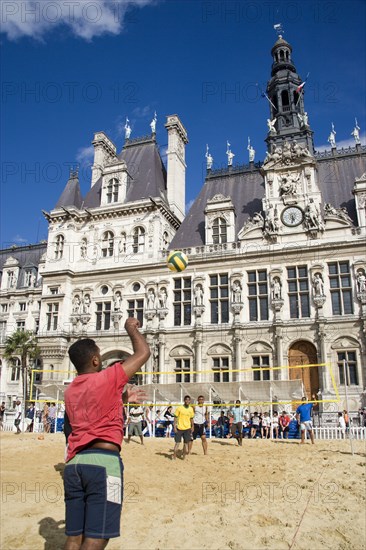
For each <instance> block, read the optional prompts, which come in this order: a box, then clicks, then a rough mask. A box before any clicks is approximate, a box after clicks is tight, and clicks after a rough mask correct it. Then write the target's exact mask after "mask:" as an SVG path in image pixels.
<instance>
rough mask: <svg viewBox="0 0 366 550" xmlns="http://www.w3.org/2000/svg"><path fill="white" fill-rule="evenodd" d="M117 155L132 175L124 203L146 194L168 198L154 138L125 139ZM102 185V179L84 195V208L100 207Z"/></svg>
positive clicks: (162, 168) (162, 167) (144, 196)
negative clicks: (129, 140)
mask: <svg viewBox="0 0 366 550" xmlns="http://www.w3.org/2000/svg"><path fill="white" fill-rule="evenodd" d="M118 158H119V159H120V160H124V161H125V162H126V164H127V169H128V172H129V174H130V176H131V181H130V184H129V187H128V190H127V195H126V199H125V201H124V202H125V203H128V202H133V201H138V200H140V199H143V198H148V197H153V198H162V199H163V200H164V201H167V188H166V170H165V166H164V164H163V161H162V160H161V157H160V153H159V149H158V147H157V144H156V142H155V140H153V139H151V138H145V139H144V138H142V139H140V140H135V141H131V142H127V143H126V145H125V146H124V148H123V149H122V151H121V153H120V154H119V155H118ZM101 186H102V178H100V179H99V180H98V181H97V182H96V183H95V184H94V185H93V187H92V188H91V189H90V191H89V192H88V194H87V195H86V197H85V200H84V204H83V206H84V207H86V208H95V207H97V206H100V199H101Z"/></svg>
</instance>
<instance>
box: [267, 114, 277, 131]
mask: <svg viewBox="0 0 366 550" xmlns="http://www.w3.org/2000/svg"><path fill="white" fill-rule="evenodd" d="M276 121H277V118H273V119H272V120H271V119H270V118H267V126H268V132H269V133H270V134H277V131H276V128H275V124H276Z"/></svg>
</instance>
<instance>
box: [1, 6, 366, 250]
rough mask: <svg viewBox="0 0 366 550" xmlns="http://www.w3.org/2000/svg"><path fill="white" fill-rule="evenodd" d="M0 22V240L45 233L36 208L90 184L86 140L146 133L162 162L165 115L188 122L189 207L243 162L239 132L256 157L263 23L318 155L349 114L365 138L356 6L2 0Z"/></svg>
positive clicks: (263, 131)
mask: <svg viewBox="0 0 366 550" xmlns="http://www.w3.org/2000/svg"><path fill="white" fill-rule="evenodd" d="M0 10H1V12H0V18H1V19H0V21H1V27H0V29H1V31H2V32H1V34H0V41H1V64H2V72H1V101H0V108H1V113H0V114H1V135H0V137H1V195H0V199H1V205H0V208H1V212H0V213H1V233H0V246H1V248H7V247H9V246H12V245H14V244H15V245H18V246H20V245H23V244H31V243H36V242H39V241H41V240H43V239H47V222H46V220H45V218H44V216H43V215H42V210H45V211H47V212H49V211H50V210H52V209H53V208H54V207H55V205H56V203H57V200H58V198H59V196H60V195H61V193H62V191H63V189H64V187H65V184H66V182H67V180H68V175H69V170H70V167H71V166H73V165H76V164H78V165H79V176H80V183H81V191H82V194H83V196H84V195H85V194H86V193H87V191H88V190H89V188H90V166H91V164H92V158H93V157H92V150H93V148H92V146H91V142H92V139H93V135H94V133H95V132H97V131H101V130H103V131H104V132H105V133H106V134H107V135H108V136H109V138H110V139H111V140H112V141H113V142H114V143H115V144H116V146H117V150H118V152H119V151H120V150H121V149H122V147H123V143H124V129H123V127H124V124H125V119H126V117H128V118H129V120H130V125H131V127H132V134H131V138H134V137H139V136H143V135H147V134H149V133H150V122H151V120H152V118H153V116H154V112H155V111H156V113H157V119H158V120H157V126H156V130H157V141H158V144H159V147H160V151H161V155H162V157H163V160H165V157H164V155H165V151H166V146H167V134H166V130H165V128H164V124H165V122H166V116H167V115H171V114H177V115H178V116H179V117H180V119H181V121H182V123H183V124H184V126H185V128H186V130H187V132H188V139H189V143H188V145H187V147H186V163H187V171H186V205H187V208H189V206H190V205H191V204H192V202H193V200H194V199H195V197H196V196H197V195H198V193H199V191H200V189H201V187H202V185H203V182H204V178H205V173H206V168H205V167H206V163H205V152H206V145H207V144H208V145H209V147H210V153H211V154H212V156H213V158H214V166H213V167H214V168H220V167H225V166H226V165H227V156H226V154H225V153H226V143H227V141H229V142H230V144H231V150H232V152H233V153H234V154H235V157H234V165H235V164H236V163H237V164H243V163H247V162H248V151H247V144H248V137H250V140H251V144H252V146H253V147H254V149H255V150H256V157H255V160H256V161H258V160H263V159H264V157H265V151H266V144H265V142H264V139H265V137H266V135H267V125H266V120H267V118H268V116H269V105H268V102H267V100H266V99H265V98H262V97H260V92H259V88H258V86H256V84H257V83H258V84H259V86H260V87H261V88H262V89H265V86H266V83H267V81H268V80H269V78H270V70H271V63H272V58H271V48H272V46H273V44H274V43H275V41H276V39H277V35H276V32H275V30H274V28H273V26H274V25H275V24H278V23H281V25H282V28H283V31H284V34H283V37H284V38H285V39H286V40H287V41H288V42H289V43H290V44H291V45H292V48H293V52H292V58H293V61H294V63H295V66H296V69H297V72H298V74H299V75H300V77H301V78H302V79H305V78H306V75H307V74H308V73H310V74H309V77H308V80H307V83H306V85H305V92H304V99H305V109H306V111H307V112H308V115H309V122H310V125H311V128H312V130H313V131H314V143H315V147H316V149H317V150H324V149H329V148H330V146H329V143H327V139H328V136H329V133H330V130H331V124H332V122H333V123H334V127H335V130H336V132H337V133H336V140H337V146H338V147H342V146H349V145H352V144H353V143H354V141H353V138H352V136H351V135H350V134H351V132H352V129H353V127H354V123H355V117H357V121H358V125H359V126H360V127H361V139H362V142H363V143H365V136H366V132H365V131H366V116H365V114H366V113H365V111H366V106H365V97H366V94H365V87H366V86H365V80H366V69H365V67H366V59H365V58H366V55H365V53H366V30H365V29H366V27H365V20H366V18H365V16H366V3H365V2H364V1H363V0H348V1H347V2H344V1H343V0H342V1H338V0H335V1H326V0H320V1H314V2H312V1H311V0H310V1H306V2H304V1H302V0H301V1H297V0H289V1H278V2H272V1H270V0H263V1H261V0H219V1H216V0H204V1H200V0H134V1H132V0H131V1H130V0H125V1H113V0H108V1H106V0H94V1H89V0H79V1H77V0H68V1H66V0H65V1H64V0H53V1H49V0H42V1H33V0H12V1H6V0H3V1H2V3H1V4H0Z"/></svg>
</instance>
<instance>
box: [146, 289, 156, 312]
mask: <svg viewBox="0 0 366 550" xmlns="http://www.w3.org/2000/svg"><path fill="white" fill-rule="evenodd" d="M154 308H155V292H154V291H153V289H152V288H150V290H149V292H148V293H147V309H154Z"/></svg>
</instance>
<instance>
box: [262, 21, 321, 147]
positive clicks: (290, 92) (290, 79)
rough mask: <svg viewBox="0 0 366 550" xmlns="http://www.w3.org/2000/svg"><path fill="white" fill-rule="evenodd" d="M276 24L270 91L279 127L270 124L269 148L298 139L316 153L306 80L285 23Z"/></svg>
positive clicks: (268, 88)
mask: <svg viewBox="0 0 366 550" xmlns="http://www.w3.org/2000/svg"><path fill="white" fill-rule="evenodd" d="M274 28H275V30H276V32H277V34H278V38H277V40H276V42H275V43H274V45H273V47H272V49H271V55H272V69H271V79H270V80H269V81H268V83H267V88H266V94H267V96H268V98H269V107H270V120H271V121H274V120H275V128H269V132H268V135H267V138H266V142H267V144H268V150H269V151H270V152H272V149H273V145H279V146H281V145H282V144H283V142H284V141H285V140H294V139H295V140H296V141H297V142H298V143H299V144H302V145H305V146H306V147H307V148H308V150H309V152H310V153H311V154H313V153H314V144H313V132H312V130H311V128H310V125H309V120H308V115H307V113H306V111H305V106H304V83H303V80H302V79H301V78H300V76H299V75H298V73H297V71H296V67H295V64H294V61H293V59H292V46H291V44H289V42H287V41H286V40H285V39H284V38H283V36H282V35H283V29H282V25H281V24H280V23H278V24H276V25H274ZM305 80H306V79H305Z"/></svg>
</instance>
